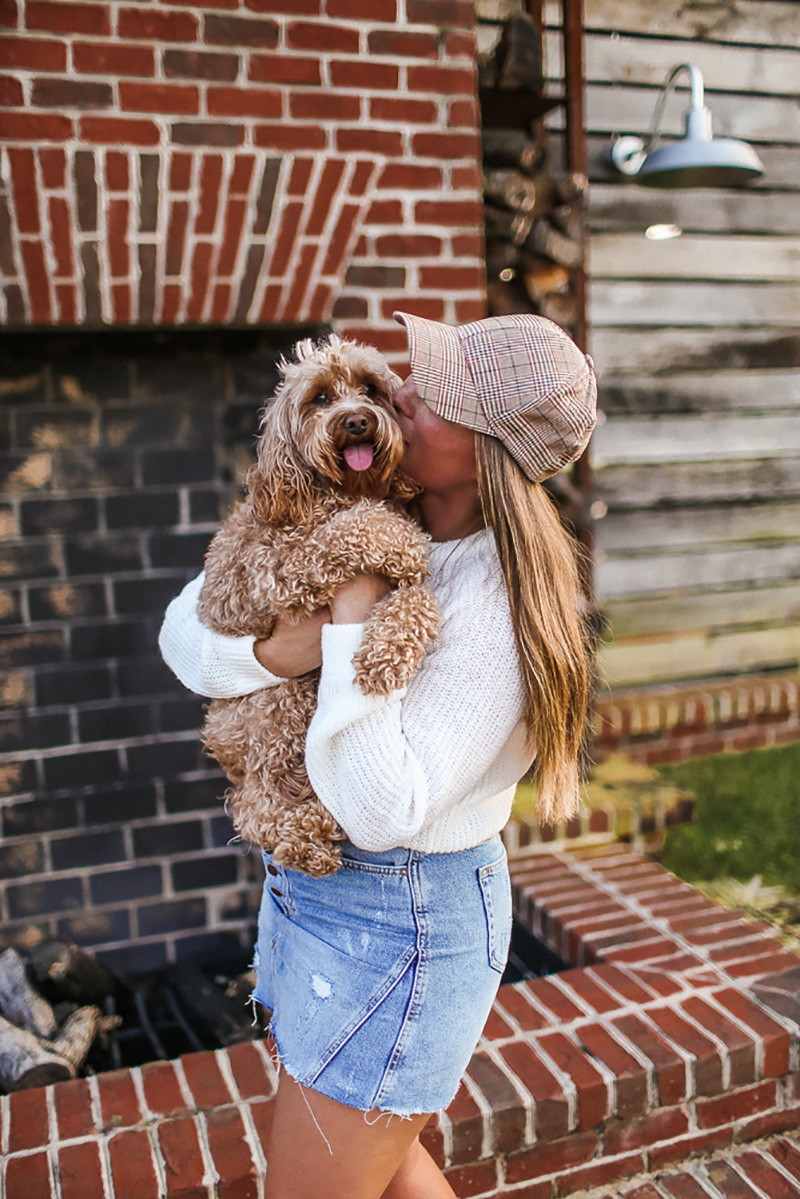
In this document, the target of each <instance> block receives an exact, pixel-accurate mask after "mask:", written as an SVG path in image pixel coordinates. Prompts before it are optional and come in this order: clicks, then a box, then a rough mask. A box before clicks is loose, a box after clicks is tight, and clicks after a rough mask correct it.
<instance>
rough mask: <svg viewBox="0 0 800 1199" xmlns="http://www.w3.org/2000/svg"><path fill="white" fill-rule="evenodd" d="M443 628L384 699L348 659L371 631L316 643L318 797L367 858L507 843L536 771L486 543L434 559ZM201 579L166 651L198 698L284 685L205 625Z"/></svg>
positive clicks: (313, 753) (173, 621)
mask: <svg viewBox="0 0 800 1199" xmlns="http://www.w3.org/2000/svg"><path fill="white" fill-rule="evenodd" d="M430 564H431V576H430V579H429V583H430V586H431V587H432V589H433V591H434V592H435V594H436V596H437V598H438V600H439V603H440V605H441V609H442V627H441V631H440V633H439V635H438V637H437V638H436V640H435V642H434V644H433V645H432V647H431V648H430V650H429V651H428V653H427V655H426V657H425V660H424V662H423V664H422V667H421V668H420V670H419V671H418V673H417V674H416V675H415V676H414V678H413V679H412V680H411V681H410V682H409V683H408V685H407V686H406V687H404V688H401V689H399V690H397V691H394V692H392V694H391V695H389V696H388V697H386V698H378V697H374V696H369V697H368V696H365V695H363V694H362V692H361V691H360V689H359V688H358V687H357V686H356V684H355V681H354V677H353V667H352V664H351V663H352V657H353V654H354V652H355V650H356V649H357V648H358V646H359V644H360V642H361V638H362V636H363V625H360V624H354V625H326V626H325V627H324V628H323V631H322V677H321V680H320V690H319V701H318V706H317V711H316V714H315V716H314V719H313V720H312V722H311V727H310V728H309V731H308V737H307V741H306V766H307V769H308V774H309V778H310V779H311V782H312V784H313V786H314V790H315V791H316V793H317V795H318V796H319V797H320V799H321V800H322V802H323V803H324V804H325V805H326V807H328V809H329V810H330V811H331V812H332V813H333V815H334V816H335V817H336V819H337V820H338V821H339V823H340V824H341V826H342V828H343V829H344V830H345V832H346V833H347V835H348V837H349V838H350V840H351V841H352V842H353V843H354V844H356V845H358V846H360V847H361V848H362V849H368V850H382V849H391V848H394V847H395V846H398V845H402V846H406V847H408V848H410V849H417V850H421V851H422V852H424V853H452V852H455V851H456V850H460V849H468V848H470V847H471V846H473V845H478V844H479V843H480V842H481V841H486V840H487V839H488V838H489V837H492V836H494V834H495V833H497V832H499V831H500V829H501V828H502V827H503V825H504V824H505V823H506V821H507V820H508V817H509V813H510V811H511V802H512V800H513V797H514V790H515V788H516V784H517V782H518V780H519V779H520V778H521V777H522V775H523V774H524V773H525V771H526V770H527V769H528V767H529V766H530V762H531V753H530V751H529V750H528V749H527V748H526V737H525V728H524V724H523V721H522V711H523V703H524V689H523V682H522V676H521V672H520V668H519V660H518V657H517V650H516V645H515V643H514V635H513V630H512V626H511V614H510V611H509V606H508V597H507V595H506V590H505V586H504V584H503V580H502V575H501V573H500V566H499V563H498V560H497V553H496V549H495V545H494V539H493V538H492V536H491V534H490V533H488V532H487V531H485V530H483V531H481V532H480V533H475V534H473V535H472V536H471V537H466V538H464V539H463V540H462V541H445V542H436V543H434V544H433V545H432V546H431V553H430ZM201 586H202V576H200V577H199V578H198V579H195V580H194V581H193V582H191V583H189V584H188V585H187V587H186V588H184V590H183V591H182V592H181V594H180V595H179V596H178V597H177V599H175V600H173V601H172V603H171V604H170V606H169V608H168V609H167V614H166V617H165V619H164V625H163V627H162V630H161V635H160V637H159V645H160V646H161V652H162V654H163V655H164V659H165V660H166V662H167V664H168V665H169V666H170V667H171V668H172V670H173V671H174V672H175V674H177V676H178V678H179V679H180V680H181V681H182V682H183V683H184V684H185V685H186V686H187V687H189V688H190V689H191V690H193V691H197V692H199V693H200V694H201V695H207V696H219V697H230V696H234V695H245V694H249V693H250V692H252V691H256V690H258V688H259V687H268V686H271V685H274V684H275V683H276V682H278V681H280V680H277V679H276V678H275V676H274V675H271V674H270V673H269V672H268V671H266V670H264V669H263V667H262V666H260V665H259V663H258V662H257V661H256V659H255V657H254V655H253V638H252V637H242V638H231V637H221V636H219V635H218V634H215V633H212V632H210V631H209V630H208V629H206V628H204V626H203V625H201V624H200V622H199V621H198V619H197V615H196V604H197V596H198V594H199V591H200V588H201Z"/></svg>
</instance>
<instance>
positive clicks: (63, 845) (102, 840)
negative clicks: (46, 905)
mask: <svg viewBox="0 0 800 1199" xmlns="http://www.w3.org/2000/svg"><path fill="white" fill-rule="evenodd" d="M50 856H51V858H52V861H53V868H54V869H55V870H74V869H76V868H77V867H79V866H106V865H108V864H109V863H111V862H124V861H125V839H124V837H123V834H122V830H121V829H114V830H110V831H108V832H103V833H91V832H81V833H80V834H78V835H76V836H74V837H53V839H52V840H51V842H50Z"/></svg>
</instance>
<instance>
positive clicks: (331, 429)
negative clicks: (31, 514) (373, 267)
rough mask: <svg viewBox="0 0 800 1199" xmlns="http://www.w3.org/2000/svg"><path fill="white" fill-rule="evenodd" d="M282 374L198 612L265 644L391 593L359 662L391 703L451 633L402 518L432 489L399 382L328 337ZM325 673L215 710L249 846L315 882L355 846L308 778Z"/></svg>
mask: <svg viewBox="0 0 800 1199" xmlns="http://www.w3.org/2000/svg"><path fill="white" fill-rule="evenodd" d="M294 353H295V357H296V361H294V362H286V361H285V360H283V359H282V360H281V362H280V363H279V364H278V368H279V371H280V374H281V381H280V383H279V385H278V388H277V390H276V392H275V396H274V399H273V400H272V401H271V402H269V403H268V404H267V407H266V408H265V411H264V415H263V417H262V422H261V430H262V432H261V437H260V441H259V445H258V456H257V461H256V463H255V465H254V466H253V467H252V468H251V469H250V472H249V474H248V477H247V489H248V494H247V496H246V498H245V499H244V500H243V501H242V502H241V503H240V504H239V505H238V507H236V508H235V510H234V511H233V512H232V514H231V515H230V516H229V517H228V519H227V520H226V521H225V523H224V524H223V525H222V527H221V528H220V530H219V532H218V533H217V534H216V536H215V537H214V539H213V541H212V542H211V545H210V547H209V550H208V553H207V555H206V563H205V582H204V584H203V589H202V592H201V595H200V601H199V605H198V614H199V616H200V619H201V621H202V622H203V623H204V624H206V625H207V626H208V627H209V628H211V629H213V630H214V631H215V632H217V633H227V634H232V635H242V634H245V633H252V634H254V635H255V636H256V638H263V637H268V636H269V635H270V633H271V631H272V629H273V627H274V625H275V621H276V619H277V618H278V617H282V618H283V619H285V620H289V621H293V620H299V619H301V618H302V617H304V616H308V615H310V614H311V613H313V612H316V611H318V610H319V609H320V608H323V607H325V606H326V605H327V604H329V602H330V600H331V598H332V597H333V595H334V594H335V593H336V591H337V589H338V588H339V587H340V586H341V585H342V583H345V582H347V581H348V580H350V579H352V578H354V576H356V575H357V574H361V573H369V574H379V575H382V576H384V577H385V578H386V579H387V580H388V582H389V583H390V585H391V586H392V588H393V590H392V591H390V593H389V594H388V595H387V596H386V597H385V598H384V599H382V600H381V601H380V602H379V603H378V604H377V605H376V606H375V608H374V609H373V612H372V614H371V616H370V618H369V620H368V622H367V624H366V627H365V633H364V639H363V642H362V644H361V646H360V647H359V650H358V652H357V653H356V655H355V657H354V659H353V662H354V666H355V668H356V681H357V683H358V685H359V686H360V687H361V689H362V690H363V691H364V693H365V694H367V695H369V694H373V695H386V694H388V693H389V692H390V691H393V690H394V689H395V688H397V687H399V686H402V685H403V684H404V683H405V682H406V681H407V680H408V679H409V678H410V677H411V675H413V674H414V672H415V671H416V670H417V668H418V667H419V665H420V662H421V661H422V657H423V655H424V653H425V649H426V647H427V646H428V644H429V643H430V642H431V640H432V639H433V638H434V637H435V635H436V633H437V631H438V627H439V609H438V606H437V603H436V600H435V599H434V597H433V594H432V593H431V592H430V591H429V590H428V588H426V587H425V586H423V580H424V579H425V577H426V575H427V544H426V543H427V539H426V537H425V535H424V534H423V533H422V532H421V530H420V529H419V527H418V526H417V525H416V524H415V523H414V521H413V520H411V518H410V517H409V516H408V515H407V514H406V513H405V511H404V510H403V505H404V503H406V502H407V501H408V500H410V499H411V498H413V496H414V495H416V494H417V492H418V490H419V488H418V487H417V485H416V483H414V482H413V481H412V480H411V479H410V478H409V477H408V476H407V475H404V474H403V473H402V472H401V471H400V470H399V469H398V464H399V462H400V458H401V456H402V452H403V443H402V438H401V435H400V431H399V429H398V426H397V424H396V422H395V419H394V409H393V408H392V403H391V396H392V392H393V390H394V389H395V388H396V386H397V385H398V383H399V382H400V380H399V379H398V378H397V376H396V375H395V374H393V373H392V371H390V370H389V368H388V366H387V365H386V363H385V362H384V360H383V358H382V357H381V355H380V354H379V353H378V352H377V351H376V350H373V349H372V348H370V347H369V346H362V345H358V344H356V343H355V342H351V341H344V340H341V339H340V338H338V337H336V336H331V337H330V338H329V339H328V340H327V341H324V342H321V343H319V344H317V345H314V344H313V343H312V342H311V341H308V340H307V341H301V342H298V344H297V345H296V346H295V349H294ZM318 682H319V671H314V672H312V673H310V674H306V675H303V676H302V677H301V678H297V679H287V680H285V681H284V682H281V683H280V684H279V685H277V686H275V687H266V688H264V689H263V690H261V691H256V692H255V693H254V694H252V695H246V696H243V697H241V698H240V699H233V700H214V701H213V702H212V703H211V705H210V707H209V710H208V716H207V718H206V722H205V726H204V730H203V732H204V738H205V745H206V749H207V751H208V753H209V754H210V755H211V756H212V757H214V758H216V759H217V761H218V762H219V763H220V765H221V766H222V768H223V769H224V770H225V772H226V774H227V775H228V778H229V779H230V780H231V782H232V783H233V784H234V785H233V787H232V788H231V789H230V790H229V791H228V793H227V795H226V799H227V801H228V804H229V809H230V812H231V816H232V818H233V823H234V825H235V827H236V829H237V831H238V832H239V833H240V834H241V836H242V838H243V839H245V840H247V841H251V842H253V843H254V844H256V845H260V846H262V847H264V848H266V849H268V850H271V851H272V853H273V855H274V857H275V860H276V861H278V862H280V863H281V864H283V865H284V866H288V867H290V868H291V869H293V870H303V871H305V872H306V873H307V874H311V875H323V874H330V873H332V872H333V871H334V870H336V869H337V868H338V866H339V859H340V852H341V848H340V846H339V845H337V842H338V841H341V840H342V839H343V838H344V833H343V832H342V830H341V829H340V828H339V826H338V825H337V823H336V821H335V820H334V819H333V817H332V816H331V814H330V812H328V810H327V809H326V808H325V807H324V806H323V804H322V803H320V801H319V800H318V799H317V797H316V795H315V794H314V792H313V790H312V787H311V784H310V782H309V779H308V775H307V774H306V769H305V763H304V755H305V740H306V731H307V729H308V725H309V723H310V721H311V717H312V716H313V714H314V708H315V706H316V698H317V686H318Z"/></svg>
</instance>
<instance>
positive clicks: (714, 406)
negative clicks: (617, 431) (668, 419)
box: [600, 370, 800, 416]
mask: <svg viewBox="0 0 800 1199" xmlns="http://www.w3.org/2000/svg"><path fill="white" fill-rule="evenodd" d="M600 407H601V409H602V410H603V412H605V413H606V414H607V415H609V414H614V415H615V416H617V415H628V416H664V415H666V414H667V413H670V414H674V415H678V414H680V413H696V414H698V415H706V414H708V413H712V412H717V413H718V412H746V411H748V410H749V411H751V412H763V411H764V410H772V411H775V412H779V411H784V412H796V411H797V410H798V409H800V371H776V370H773V371H758V370H749V371H714V372H711V371H709V372H706V373H699V374H691V373H689V372H686V373H682V374H678V375H662V376H660V377H659V378H652V377H651V376H649V375H647V374H641V375H619V376H617V375H612V374H609V373H606V374H604V375H603V378H602V382H601V388H600Z"/></svg>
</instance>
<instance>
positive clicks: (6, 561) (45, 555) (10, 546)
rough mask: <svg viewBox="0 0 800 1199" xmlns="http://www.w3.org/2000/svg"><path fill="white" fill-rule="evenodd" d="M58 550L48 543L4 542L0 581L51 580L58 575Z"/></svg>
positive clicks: (42, 541) (0, 561) (0, 559)
mask: <svg viewBox="0 0 800 1199" xmlns="http://www.w3.org/2000/svg"><path fill="white" fill-rule="evenodd" d="M59 570H60V567H59V563H58V550H57V547H56V545H55V543H53V542H50V541H44V540H41V539H40V540H38V541H16V542H12V541H6V542H4V544H3V556H2V558H0V579H2V580H3V581H4V582H8V583H11V582H13V581H14V580H15V579H24V580H26V581H27V580H28V579H51V578H53V576H54V575H57V574H58V573H59Z"/></svg>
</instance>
